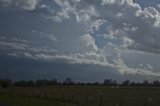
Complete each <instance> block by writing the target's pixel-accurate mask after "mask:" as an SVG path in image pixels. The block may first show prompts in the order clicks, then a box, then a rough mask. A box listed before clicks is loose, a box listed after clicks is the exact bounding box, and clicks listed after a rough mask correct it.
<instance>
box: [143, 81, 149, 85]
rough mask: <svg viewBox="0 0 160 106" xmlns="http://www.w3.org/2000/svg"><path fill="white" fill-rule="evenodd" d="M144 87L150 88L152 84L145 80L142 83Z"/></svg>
mask: <svg viewBox="0 0 160 106" xmlns="http://www.w3.org/2000/svg"><path fill="white" fill-rule="evenodd" d="M142 85H143V86H149V85H150V83H149V81H148V80H144V81H143V83H142Z"/></svg>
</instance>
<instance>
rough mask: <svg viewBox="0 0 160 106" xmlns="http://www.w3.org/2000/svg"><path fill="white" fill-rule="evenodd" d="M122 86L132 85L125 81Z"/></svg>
mask: <svg viewBox="0 0 160 106" xmlns="http://www.w3.org/2000/svg"><path fill="white" fill-rule="evenodd" d="M122 85H123V86H129V85H130V81H129V80H126V81H123V82H122Z"/></svg>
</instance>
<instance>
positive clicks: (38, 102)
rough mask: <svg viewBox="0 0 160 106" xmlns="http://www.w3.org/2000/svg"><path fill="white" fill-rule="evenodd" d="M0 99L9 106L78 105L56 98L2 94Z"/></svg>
mask: <svg viewBox="0 0 160 106" xmlns="http://www.w3.org/2000/svg"><path fill="white" fill-rule="evenodd" d="M0 101H1V102H3V103H7V104H8V105H9V106H78V105H77V104H70V103H66V102H60V101H55V100H48V99H40V98H29V97H12V96H8V95H0Z"/></svg>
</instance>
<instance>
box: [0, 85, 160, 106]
mask: <svg viewBox="0 0 160 106" xmlns="http://www.w3.org/2000/svg"><path fill="white" fill-rule="evenodd" d="M0 91H1V92H2V94H6V95H10V96H6V95H0V101H2V102H5V103H9V104H12V106H160V88H153V87H122V88H121V87H120V88H112V87H104V86H99V87H98V86H96V87H81V86H79V87H78V86H71V87H65V86H64V87H63V86H57V87H11V88H8V89H3V90H0ZM37 92H38V93H37ZM24 96H25V97H24ZM37 97H38V98H37ZM64 101H65V102H64Z"/></svg>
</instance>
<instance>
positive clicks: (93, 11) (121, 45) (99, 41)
mask: <svg viewBox="0 0 160 106" xmlns="http://www.w3.org/2000/svg"><path fill="white" fill-rule="evenodd" d="M2 1H3V2H5V3H7V4H14V5H18V6H20V7H22V8H24V9H26V10H34V9H36V7H37V5H38V4H39V3H40V0H2ZM40 4H41V6H40V7H41V9H42V10H43V9H47V13H46V11H43V12H42V14H41V15H42V16H43V18H44V20H45V21H46V20H47V21H48V20H49V21H51V20H52V21H51V22H50V23H52V24H53V25H52V26H49V27H50V28H51V30H49V29H50V28H48V27H47V25H46V27H47V28H46V30H47V31H49V34H46V33H45V32H44V33H43V32H42V33H40V34H39V35H40V36H39V38H38V37H37V39H36V40H37V42H38V40H40V39H43V40H44V39H46V41H51V42H52V44H51V45H49V46H50V47H51V49H50V48H49V49H50V50H49V49H46V48H45V49H44V48H43V47H42V45H41V42H40V41H42V40H40V41H39V42H38V45H39V47H33V45H31V44H30V45H28V44H26V43H22V42H21V43H20V42H18V41H15V42H13V41H11V42H8V43H7V42H5V41H3V42H2V41H1V42H0V45H2V47H3V49H7V48H10V49H11V48H12V49H15V50H13V51H16V53H15V52H12V53H11V52H10V53H9V55H12V56H18V55H20V54H23V55H24V56H25V57H29V58H35V59H40V60H54V59H66V60H68V62H69V63H70V64H76V63H78V64H82V63H83V64H89V63H90V64H98V65H101V66H107V67H110V68H112V69H114V70H115V69H116V70H117V71H118V72H120V73H122V74H127V73H129V74H136V73H139V74H146V75H147V74H148V75H154V76H156V75H158V76H159V75H160V74H159V72H155V71H154V70H156V69H155V68H154V66H152V64H148V63H146V65H144V66H143V65H142V66H143V67H138V66H136V67H131V65H130V64H129V63H131V61H132V60H128V61H130V62H128V63H127V62H125V59H126V58H125V56H129V55H130V56H131V55H133V54H134V53H135V51H141V52H144V53H157V54H159V53H160V43H159V39H160V37H159V33H160V32H159V31H160V13H159V11H158V10H157V9H155V8H154V7H146V8H142V7H141V6H140V5H139V4H137V3H134V2H133V0H85V1H82V0H52V1H51V3H50V4H45V3H44V1H43V2H42V1H41V3H40ZM51 5H53V6H51ZM36 33H37V31H36ZM32 42H34V43H35V41H32ZM2 47H1V49H2ZM7 50H9V49H7ZM19 50H21V53H19V54H17V51H19ZM126 51H127V53H124V52H126ZM128 51H130V52H128ZM132 51H134V52H132ZM136 54H137V57H138V56H139V55H140V54H139V53H136ZM146 56H148V55H146ZM142 62H143V61H142ZM147 64H148V65H147ZM138 65H139V64H138ZM144 67H147V68H144Z"/></svg>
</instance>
